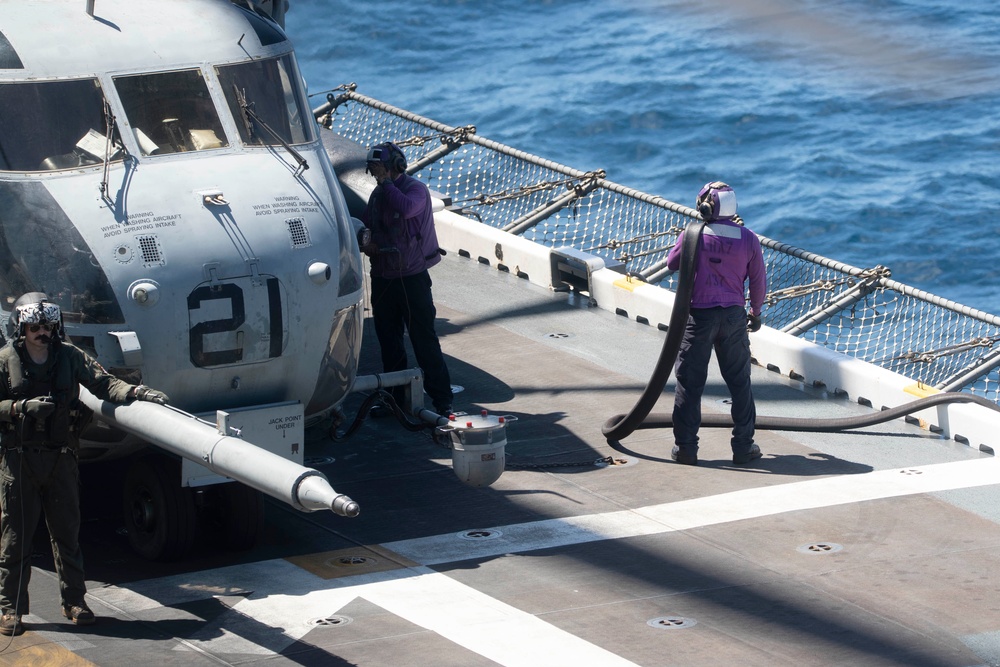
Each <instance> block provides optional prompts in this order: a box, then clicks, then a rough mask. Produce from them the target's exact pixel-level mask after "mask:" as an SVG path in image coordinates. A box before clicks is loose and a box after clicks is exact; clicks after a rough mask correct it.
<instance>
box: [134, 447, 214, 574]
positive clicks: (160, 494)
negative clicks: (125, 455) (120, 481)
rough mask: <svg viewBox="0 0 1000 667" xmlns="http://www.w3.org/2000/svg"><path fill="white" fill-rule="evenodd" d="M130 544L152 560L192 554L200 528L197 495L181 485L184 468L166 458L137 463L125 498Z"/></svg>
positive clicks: (142, 460)
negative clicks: (181, 473) (181, 474)
mask: <svg viewBox="0 0 1000 667" xmlns="http://www.w3.org/2000/svg"><path fill="white" fill-rule="evenodd" d="M123 505H124V512H125V528H126V530H127V531H128V541H129V544H130V545H131V546H132V548H133V549H134V550H135V551H136V553H138V554H139V555H141V556H143V557H144V558H148V559H150V560H177V559H180V558H183V557H184V556H186V555H187V554H188V552H190V551H191V547H192V545H193V544H194V539H195V535H196V533H197V527H198V515H197V512H196V509H195V502H194V494H193V493H192V491H191V489H190V488H188V487H182V486H181V485H180V464H179V462H178V461H176V460H174V459H171V458H168V457H166V456H159V455H155V456H145V457H142V458H140V459H137V460H136V461H134V462H133V463H132V465H131V467H130V468H129V470H128V473H127V474H126V476H125V490H124V498H123Z"/></svg>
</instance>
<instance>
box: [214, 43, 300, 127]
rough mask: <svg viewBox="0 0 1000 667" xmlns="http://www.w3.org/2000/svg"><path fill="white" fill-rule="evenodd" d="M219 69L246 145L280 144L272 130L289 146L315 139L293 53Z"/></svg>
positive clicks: (220, 77)
mask: <svg viewBox="0 0 1000 667" xmlns="http://www.w3.org/2000/svg"><path fill="white" fill-rule="evenodd" d="M217 70H218V73H219V82H220V83H221V84H222V90H223V91H224V92H225V94H226V101H227V102H228V103H229V110H230V111H231V112H232V114H233V118H235V119H236V126H237V127H239V129H240V138H242V139H243V142H244V143H246V144H250V145H265V146H267V145H272V144H277V143H280V141H278V140H277V139H276V138H275V137H274V136H272V134H271V132H272V131H273V132H274V133H275V134H276V135H277V136H278V137H280V138H281V139H282V140H283V141H285V142H286V143H289V144H303V143H306V142H308V141H312V140H313V137H314V134H313V130H312V127H313V122H314V121H313V115H312V113H311V112H310V111H309V107H308V106H307V105H306V100H305V94H304V92H303V90H302V85H301V83H300V79H299V73H298V68H297V67H296V66H295V60H294V59H293V57H292V55H291V54H287V55H284V56H281V57H278V58H271V59H266V60H254V61H253V62H247V63H240V64H238V65H226V66H224V67H218V68H217ZM244 105H246V106H247V107H249V109H250V111H251V113H250V114H247V113H246V112H245V110H244ZM254 116H256V118H254ZM262 123H263V125H266V127H264V126H262Z"/></svg>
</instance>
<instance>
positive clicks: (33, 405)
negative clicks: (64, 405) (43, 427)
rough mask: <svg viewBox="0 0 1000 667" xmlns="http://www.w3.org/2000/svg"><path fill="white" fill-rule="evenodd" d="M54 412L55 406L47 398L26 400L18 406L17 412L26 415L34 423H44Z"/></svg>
mask: <svg viewBox="0 0 1000 667" xmlns="http://www.w3.org/2000/svg"><path fill="white" fill-rule="evenodd" d="M55 410H56V404H55V402H54V401H53V400H52V398H51V397H49V396H36V397H35V398H26V399H24V400H23V401H21V405H20V406H18V412H20V413H21V414H23V415H27V416H29V417H31V418H32V419H34V420H35V421H36V422H44V421H45V420H46V419H48V418H49V415H51V414H52V413H53V412H55Z"/></svg>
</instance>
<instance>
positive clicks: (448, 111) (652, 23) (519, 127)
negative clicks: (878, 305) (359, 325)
mask: <svg viewBox="0 0 1000 667" xmlns="http://www.w3.org/2000/svg"><path fill="white" fill-rule="evenodd" d="M286 28H287V31H288V33H289V35H290V36H291V38H292V40H293V41H294V43H295V44H296V47H297V50H298V54H299V62H300V65H301V66H302V69H303V72H304V74H305V77H306V80H307V83H308V85H309V89H310V92H311V93H319V92H321V91H324V90H327V89H330V88H333V87H335V86H338V85H340V84H343V83H348V82H356V83H357V84H358V91H359V92H361V93H364V94H366V95H369V96H372V97H376V98H378V99H381V100H383V101H385V102H387V103H390V104H393V105H395V106H398V107H402V108H405V109H407V110H409V111H412V112H414V113H418V114H421V115H423V116H427V117H430V118H433V119H435V120H438V121H441V122H443V123H447V124H449V125H467V124H473V125H475V126H476V127H477V128H478V133H479V134H480V135H482V136H484V137H487V138H490V139H493V140H496V141H499V142H502V143H505V144H508V145H510V146H513V147H515V148H519V149H522V150H526V151H528V152H531V153H535V154H537V155H540V156H543V157H546V158H548V159H551V160H555V161H556V162H560V163H562V164H565V165H567V166H570V167H574V168H577V169H581V170H591V169H598V168H601V169H605V170H606V172H607V178H608V179H609V180H612V181H615V182H617V183H621V184H622V185H626V186H629V187H633V188H636V189H638V190H642V191H644V192H648V193H650V194H656V195H661V196H663V197H665V198H667V199H670V200H673V201H677V202H680V203H684V204H688V205H691V204H693V202H694V198H695V196H696V194H697V192H698V190H699V188H700V187H701V186H702V185H703V184H704V183H705V182H707V181H710V180H716V179H718V180H723V181H726V182H728V183H729V184H730V185H732V186H733V187H734V188H735V189H736V192H737V195H738V198H739V203H740V214H741V216H742V217H743V218H744V219H745V220H746V223H747V226H748V227H750V228H751V229H753V230H754V231H756V232H758V233H759V234H762V235H764V236H768V237H770V238H772V239H776V240H779V241H784V242H786V243H789V244H792V245H794V246H798V247H800V248H804V249H806V250H809V251H811V252H814V253H818V254H820V255H824V256H826V257H830V258H832V259H836V260H840V261H842V262H846V263H848V264H852V265H854V266H858V267H863V268H866V267H874V266H876V265H880V264H881V265H885V266H888V267H889V268H890V269H891V270H892V277H893V278H894V279H896V280H898V281H900V282H903V283H907V284H909V285H912V286H914V287H918V288H920V289H924V290H927V291H929V292H932V293H934V294H937V295H939V296H942V297H945V298H948V299H952V300H954V301H957V302H959V303H962V304H964V305H968V306H972V307H974V308H979V309H981V310H985V311H987V312H990V313H995V314H1000V279H998V275H997V273H998V271H997V261H998V259H1000V220H998V218H1000V9H998V8H997V6H995V4H994V3H985V2H983V3H977V2H968V1H967V0H962V1H961V2H959V1H951V2H933V1H931V0H740V2H735V1H734V2H728V1H723V0H676V1H675V0H617V1H616V0H547V1H544V0H493V1H488V2H487V1H476V0H467V1H463V0H424V1H421V2H417V1H414V0H381V1H379V2H373V3H357V2H346V1H342V0H291V8H290V10H289V13H288V17H287V24H286ZM322 99H323V98H322V97H316V98H314V102H315V103H316V104H315V105H318V104H320V103H321V102H322Z"/></svg>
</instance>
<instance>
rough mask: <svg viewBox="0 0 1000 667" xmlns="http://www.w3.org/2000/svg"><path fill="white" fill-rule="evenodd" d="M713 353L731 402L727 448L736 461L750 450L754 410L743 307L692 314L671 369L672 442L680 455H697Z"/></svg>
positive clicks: (700, 310)
mask: <svg viewBox="0 0 1000 667" xmlns="http://www.w3.org/2000/svg"><path fill="white" fill-rule="evenodd" d="M713 349H714V350H715V356H716V357H717V358H718V360H719V370H720V371H721V372H722V379H723V380H725V381H726V386H727V387H728V388H729V394H730V396H732V399H733V403H732V409H731V414H732V416H733V436H732V440H731V441H730V445H731V447H732V450H733V455H734V456H739V455H743V454H746V453H747V452H749V451H750V446H751V445H753V436H754V430H755V429H754V425H755V422H756V420H757V409H756V406H755V405H754V400H753V392H752V390H751V388H750V339H749V337H748V336H747V313H746V310H745V309H743V308H742V307H741V306H730V307H728V308H722V307H719V308H692V309H691V314H690V315H689V316H688V321H687V326H686V328H685V329H684V337H683V339H682V340H681V347H680V351H679V352H678V355H677V364H676V367H675V368H676V372H675V379H676V382H677V386H676V389H675V393H674V412H673V422H674V442H675V443H676V444H677V446H678V447H680V448H681V450H683V451H684V452H687V453H690V454H695V453H697V451H698V429H699V428H700V427H701V396H702V394H703V393H704V391H705V382H706V381H707V379H708V362H709V360H710V359H711V355H712V350H713Z"/></svg>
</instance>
